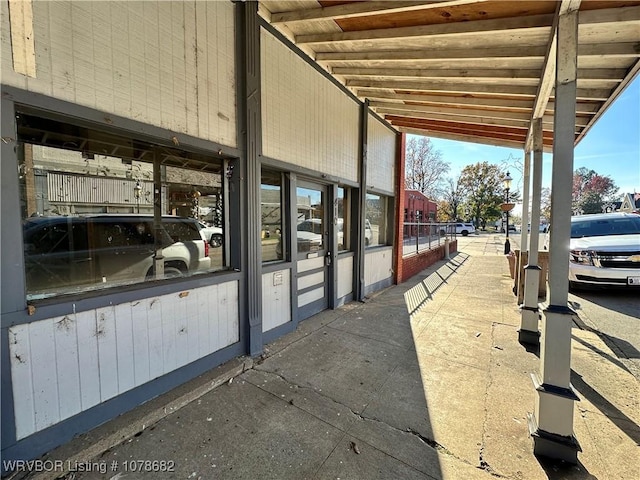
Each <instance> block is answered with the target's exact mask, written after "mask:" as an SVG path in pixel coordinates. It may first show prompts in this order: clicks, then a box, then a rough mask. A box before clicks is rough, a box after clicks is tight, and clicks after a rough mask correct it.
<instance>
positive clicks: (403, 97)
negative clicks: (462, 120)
mask: <svg viewBox="0 0 640 480" xmlns="http://www.w3.org/2000/svg"><path fill="white" fill-rule="evenodd" d="M355 94H356V96H357V97H358V98H363V99H364V98H368V99H370V100H398V101H403V102H412V103H414V104H421V105H422V104H428V105H441V104H448V105H452V106H455V105H459V106H471V107H475V108H482V107H487V108H491V107H494V108H505V109H510V110H513V111H528V112H530V111H531V109H532V108H533V101H532V100H514V99H510V98H496V97H479V96H473V95H465V96H460V95H430V94H428V93H424V94H408V93H405V94H403V93H395V92H391V91H388V90H378V89H366V88H362V89H359V90H356V92H355ZM553 108H554V107H553V102H552V101H550V102H549V105H548V106H547V110H546V111H545V114H547V115H551V114H553ZM599 108H600V104H599V103H595V102H578V103H577V104H576V113H577V114H578V115H582V114H595V113H596V112H597V111H598V109H599Z"/></svg>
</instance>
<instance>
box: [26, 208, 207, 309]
mask: <svg viewBox="0 0 640 480" xmlns="http://www.w3.org/2000/svg"><path fill="white" fill-rule="evenodd" d="M23 238H24V258H25V270H26V280H27V292H28V296H29V297H30V298H45V297H47V296H51V295H56V294H60V293H68V292H72V291H76V292H77V291H84V290H90V289H96V288H103V287H105V286H112V285H126V284H132V283H140V282H143V281H145V280H146V279H152V278H155V276H154V262H155V255H156V248H158V247H160V248H161V249H162V259H163V266H164V276H163V278H168V277H182V276H188V275H192V274H194V273H198V272H206V271H208V270H209V268H210V266H211V260H210V258H209V245H208V244H207V242H206V241H204V240H203V239H202V237H201V235H200V232H199V226H198V224H197V222H196V220H195V219H193V218H184V217H172V216H163V217H162V224H161V228H160V229H158V230H156V228H155V225H154V218H153V216H151V215H126V214H125V215H109V214H104V215H85V216H78V217H64V216H57V217H34V218H29V219H27V220H26V221H25V222H24V225H23ZM156 238H157V241H156Z"/></svg>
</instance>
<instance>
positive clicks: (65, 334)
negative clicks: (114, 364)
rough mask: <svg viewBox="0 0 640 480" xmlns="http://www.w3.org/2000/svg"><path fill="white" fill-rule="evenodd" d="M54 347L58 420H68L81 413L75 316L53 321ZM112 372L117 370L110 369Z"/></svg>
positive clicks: (66, 316)
mask: <svg viewBox="0 0 640 480" xmlns="http://www.w3.org/2000/svg"><path fill="white" fill-rule="evenodd" d="M53 324H54V343H55V345H56V370H57V371H58V372H64V373H63V374H62V375H59V376H58V393H59V395H60V418H68V417H71V416H72V415H75V414H76V413H79V412H80V411H82V400H81V398H80V366H79V365H78V333H77V329H76V321H75V315H65V316H63V317H58V318H54V319H53ZM112 369H113V371H114V372H117V371H118V370H117V369H116V368H112Z"/></svg>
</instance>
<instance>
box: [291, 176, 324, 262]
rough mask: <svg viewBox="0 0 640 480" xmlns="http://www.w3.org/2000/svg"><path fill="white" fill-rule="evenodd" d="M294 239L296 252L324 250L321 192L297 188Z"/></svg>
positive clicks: (322, 199) (322, 196) (322, 200)
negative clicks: (296, 246) (295, 240)
mask: <svg viewBox="0 0 640 480" xmlns="http://www.w3.org/2000/svg"><path fill="white" fill-rule="evenodd" d="M296 198H297V212H298V213H297V226H296V237H297V242H298V252H299V253H308V252H317V251H319V250H322V249H323V248H324V231H325V223H324V222H325V219H324V195H323V192H322V191H321V190H316V189H312V188H306V187H298V188H297V190H296Z"/></svg>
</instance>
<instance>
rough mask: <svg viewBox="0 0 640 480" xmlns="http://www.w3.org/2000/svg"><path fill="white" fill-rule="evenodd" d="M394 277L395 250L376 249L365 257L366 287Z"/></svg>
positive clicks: (368, 252)
mask: <svg viewBox="0 0 640 480" xmlns="http://www.w3.org/2000/svg"><path fill="white" fill-rule="evenodd" d="M391 277H393V248H391V247H388V248H376V249H373V250H372V251H367V252H366V253H365V256H364V284H365V287H368V286H369V285H373V284H375V283H377V282H381V281H382V280H387V279H389V278H391Z"/></svg>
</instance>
